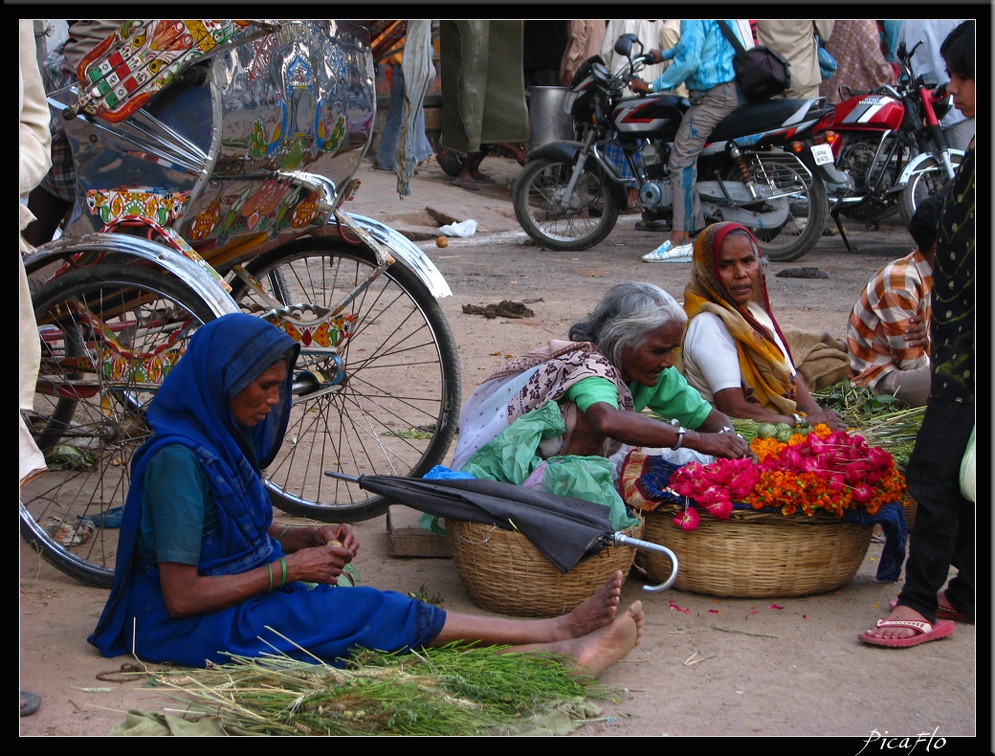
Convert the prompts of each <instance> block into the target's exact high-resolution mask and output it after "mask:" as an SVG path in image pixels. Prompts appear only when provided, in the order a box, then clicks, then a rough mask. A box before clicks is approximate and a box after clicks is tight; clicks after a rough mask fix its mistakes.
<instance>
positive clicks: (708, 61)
mask: <svg viewBox="0 0 995 756" xmlns="http://www.w3.org/2000/svg"><path fill="white" fill-rule="evenodd" d="M719 23H720V22H718V21H681V38H680V40H679V41H678V42H677V44H676V45H675V46H674V47H672V48H670V49H669V50H665V51H664V52H663V59H664V60H673V61H674V62H673V63H671V64H670V67H669V68H668V69H667V70H666V71H665V72H664V73H663V76H659V77H657V78H656V79H655V80H654V81H653V91H654V92H669V91H670V90H672V89H674V88H675V87H676V86H677V85H678V84H681V83H683V84H686V85H687V88H688V90H689V91H702V92H703V91H706V90H708V89H712V88H713V87H717V86H718V85H719V84H726V83H728V82H730V81H735V80H736V70H735V69H734V68H733V67H732V59H733V58H734V57H736V51H735V49H733V46H732V45H730V44H729V41H728V40H727V39H726V38H725V35H723V34H722V29H720V28H719ZM726 23H728V24H729V25H730V27H732V30H733V34H735V35H736V37H737V38H739V36H740V35H739V30H738V27H737V25H736V22H735V21H726ZM740 41H742V39H741V38H740ZM752 43H753V40H752V39H751V40H750V44H746V45H744V47H746V48H747V49H749V48H750V47H753V44H752Z"/></svg>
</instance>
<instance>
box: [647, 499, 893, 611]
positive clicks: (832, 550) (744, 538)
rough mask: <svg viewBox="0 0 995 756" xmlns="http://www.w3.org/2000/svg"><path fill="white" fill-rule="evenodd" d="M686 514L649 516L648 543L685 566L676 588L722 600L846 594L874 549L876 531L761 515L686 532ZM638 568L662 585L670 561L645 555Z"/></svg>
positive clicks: (826, 519)
mask: <svg viewBox="0 0 995 756" xmlns="http://www.w3.org/2000/svg"><path fill="white" fill-rule="evenodd" d="M679 509H680V508H679V507H677V506H674V505H665V506H662V507H660V508H659V509H655V510H653V511H652V512H647V513H645V518H646V520H645V528H646V536H645V537H646V540H648V541H653V542H654V543H659V544H661V545H663V546H667V547H668V548H670V549H671V550H672V551H673V552H674V553H675V554H676V555H677V559H678V561H679V562H680V572H679V573H678V575H677V582H676V583H675V584H674V587H675V588H677V589H678V590H682V591H692V592H694V593H708V594H711V595H714V596H740V597H747V598H761V597H765V596H804V595H807V594H811V593H825V592H826V591H831V590H833V589H834V588H838V587H839V586H841V585H843V584H844V583H846V582H848V581H849V580H851V579H852V578H853V576H854V575H856V574H857V570H858V569H859V568H860V564H861V562H863V561H864V557H865V556H866V554H867V548H868V546H870V543H871V531H872V530H873V529H874V526H873V525H860V524H854V523H847V522H840V521H839V520H837V519H836V518H835V517H833V516H831V515H828V514H824V513H816V514H815V515H813V516H812V517H809V516H808V515H804V514H795V515H791V516H789V517H785V516H783V515H781V514H779V513H767V512H757V511H753V510H733V514H732V516H731V517H730V518H729V519H728V520H717V519H715V518H714V517H712V516H711V515H708V514H705V515H703V516H702V518H701V522H700V523H699V525H698V527H697V528H695V529H694V530H691V531H684V530H681V529H680V528H678V527H676V526H675V525H674V522H673V518H674V517H675V516H676V515H677V513H678V511H679ZM636 561H637V564H638V565H639V566H640V567H641V568H642V569H644V570H646V573H647V575H648V576H649V578H650V579H651V580H653V581H656V582H662V581H663V580H665V579H666V578H667V577H668V576H669V575H670V560H669V559H667V558H666V557H665V556H663V555H660V554H656V553H653V552H644V551H640V552H639V554H638V555H637V557H636Z"/></svg>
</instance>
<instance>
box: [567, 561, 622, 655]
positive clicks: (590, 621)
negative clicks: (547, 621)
mask: <svg viewBox="0 0 995 756" xmlns="http://www.w3.org/2000/svg"><path fill="white" fill-rule="evenodd" d="M624 580H625V576H624V575H623V574H622V571H621V570H615V572H614V573H612V575H611V577H609V578H608V579H607V580H606V581H605V582H604V584H603V585H602V586H601V587H600V588H598V590H597V591H595V592H594V595H593V596H591V597H590V598H589V599H587V601H585V602H584V603H583V604H581V605H580V606H578V607H577V608H576V609H574V610H573V611H572V612H570V614H568V615H566V616H565V617H563V618H562V630H563V634H562V637H563V638H581V637H583V636H585V635H588V634H589V633H591V632H592V631H594V630H597V629H598V628H599V627H604V626H605V625H607V624H608V623H609V622H611V620H612V618H613V617H614V616H615V613H616V612H617V611H618V602H619V599H620V598H621V596H622V583H623V582H624Z"/></svg>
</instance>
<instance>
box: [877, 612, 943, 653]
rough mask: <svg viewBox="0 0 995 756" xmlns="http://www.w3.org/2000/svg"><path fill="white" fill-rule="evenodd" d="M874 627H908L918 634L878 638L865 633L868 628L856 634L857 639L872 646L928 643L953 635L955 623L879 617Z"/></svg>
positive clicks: (902, 645)
mask: <svg viewBox="0 0 995 756" xmlns="http://www.w3.org/2000/svg"><path fill="white" fill-rule="evenodd" d="M875 627H876V628H887V627H909V628H912V629H913V630H915V631H916V632H917V633H918V635H913V636H912V637H911V638H878V637H875V636H873V635H868V634H867V633H869V632H870V630H868V631H867V632H866V633H861V634H860V635H858V636H857V639H858V640H862V641H863V642H864V643H870V644H871V645H872V646H885V647H887V648H909V647H910V646H918V645H919V644H920V643H928V642H929V641H933V640H939V639H940V638H946V637H947V636H948V635H953V633H954V629H955V628H956V625H954V623H953V622H951V621H950V620H937V621H936V622H935V623H934V624H932V625H931V624H929V623H928V622H918V621H916V620H887V619H879V620H878V621H877V623H876V624H875Z"/></svg>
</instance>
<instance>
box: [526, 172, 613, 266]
mask: <svg viewBox="0 0 995 756" xmlns="http://www.w3.org/2000/svg"><path fill="white" fill-rule="evenodd" d="M572 172H573V163H570V162H566V161H562V160H552V159H548V158H540V159H538V160H533V161H531V162H529V163H528V164H527V165H526V166H525V168H524V169H523V170H522V173H521V175H520V176H519V177H518V180H517V181H516V182H515V216H516V217H517V218H518V222H519V223H520V224H521V226H522V228H523V229H525V232H526V233H527V234H528V235H529V236H530V237H532V239H533V240H535V242H536V243H537V244H539V245H541V246H543V247H546V248H547V249H552V250H555V251H557V252H573V251H579V250H583V249H589V248H591V247H593V246H594V245H595V244H597V243H598V242H600V241H602V240H603V239H604V238H605V237H606V236H608V234H609V233H611V230H612V229H613V228H615V222H616V221H617V220H618V205H617V204H616V202H615V199H614V197H613V196H612V194H611V193H610V192H609V191H608V187H606V186H605V185H604V182H603V181H602V178H601V176H600V175H599V174H598V173H597V172H596V171H592V170H590V169H588V168H585V170H584V172H583V174H581V176H580V178H579V179H578V181H577V185H576V187H574V191H573V194H572V195H571V197H570V198H569V200H567V201H566V202H565V201H564V195H565V192H566V187H567V185H568V183H569V182H570V175H571V173H572Z"/></svg>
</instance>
